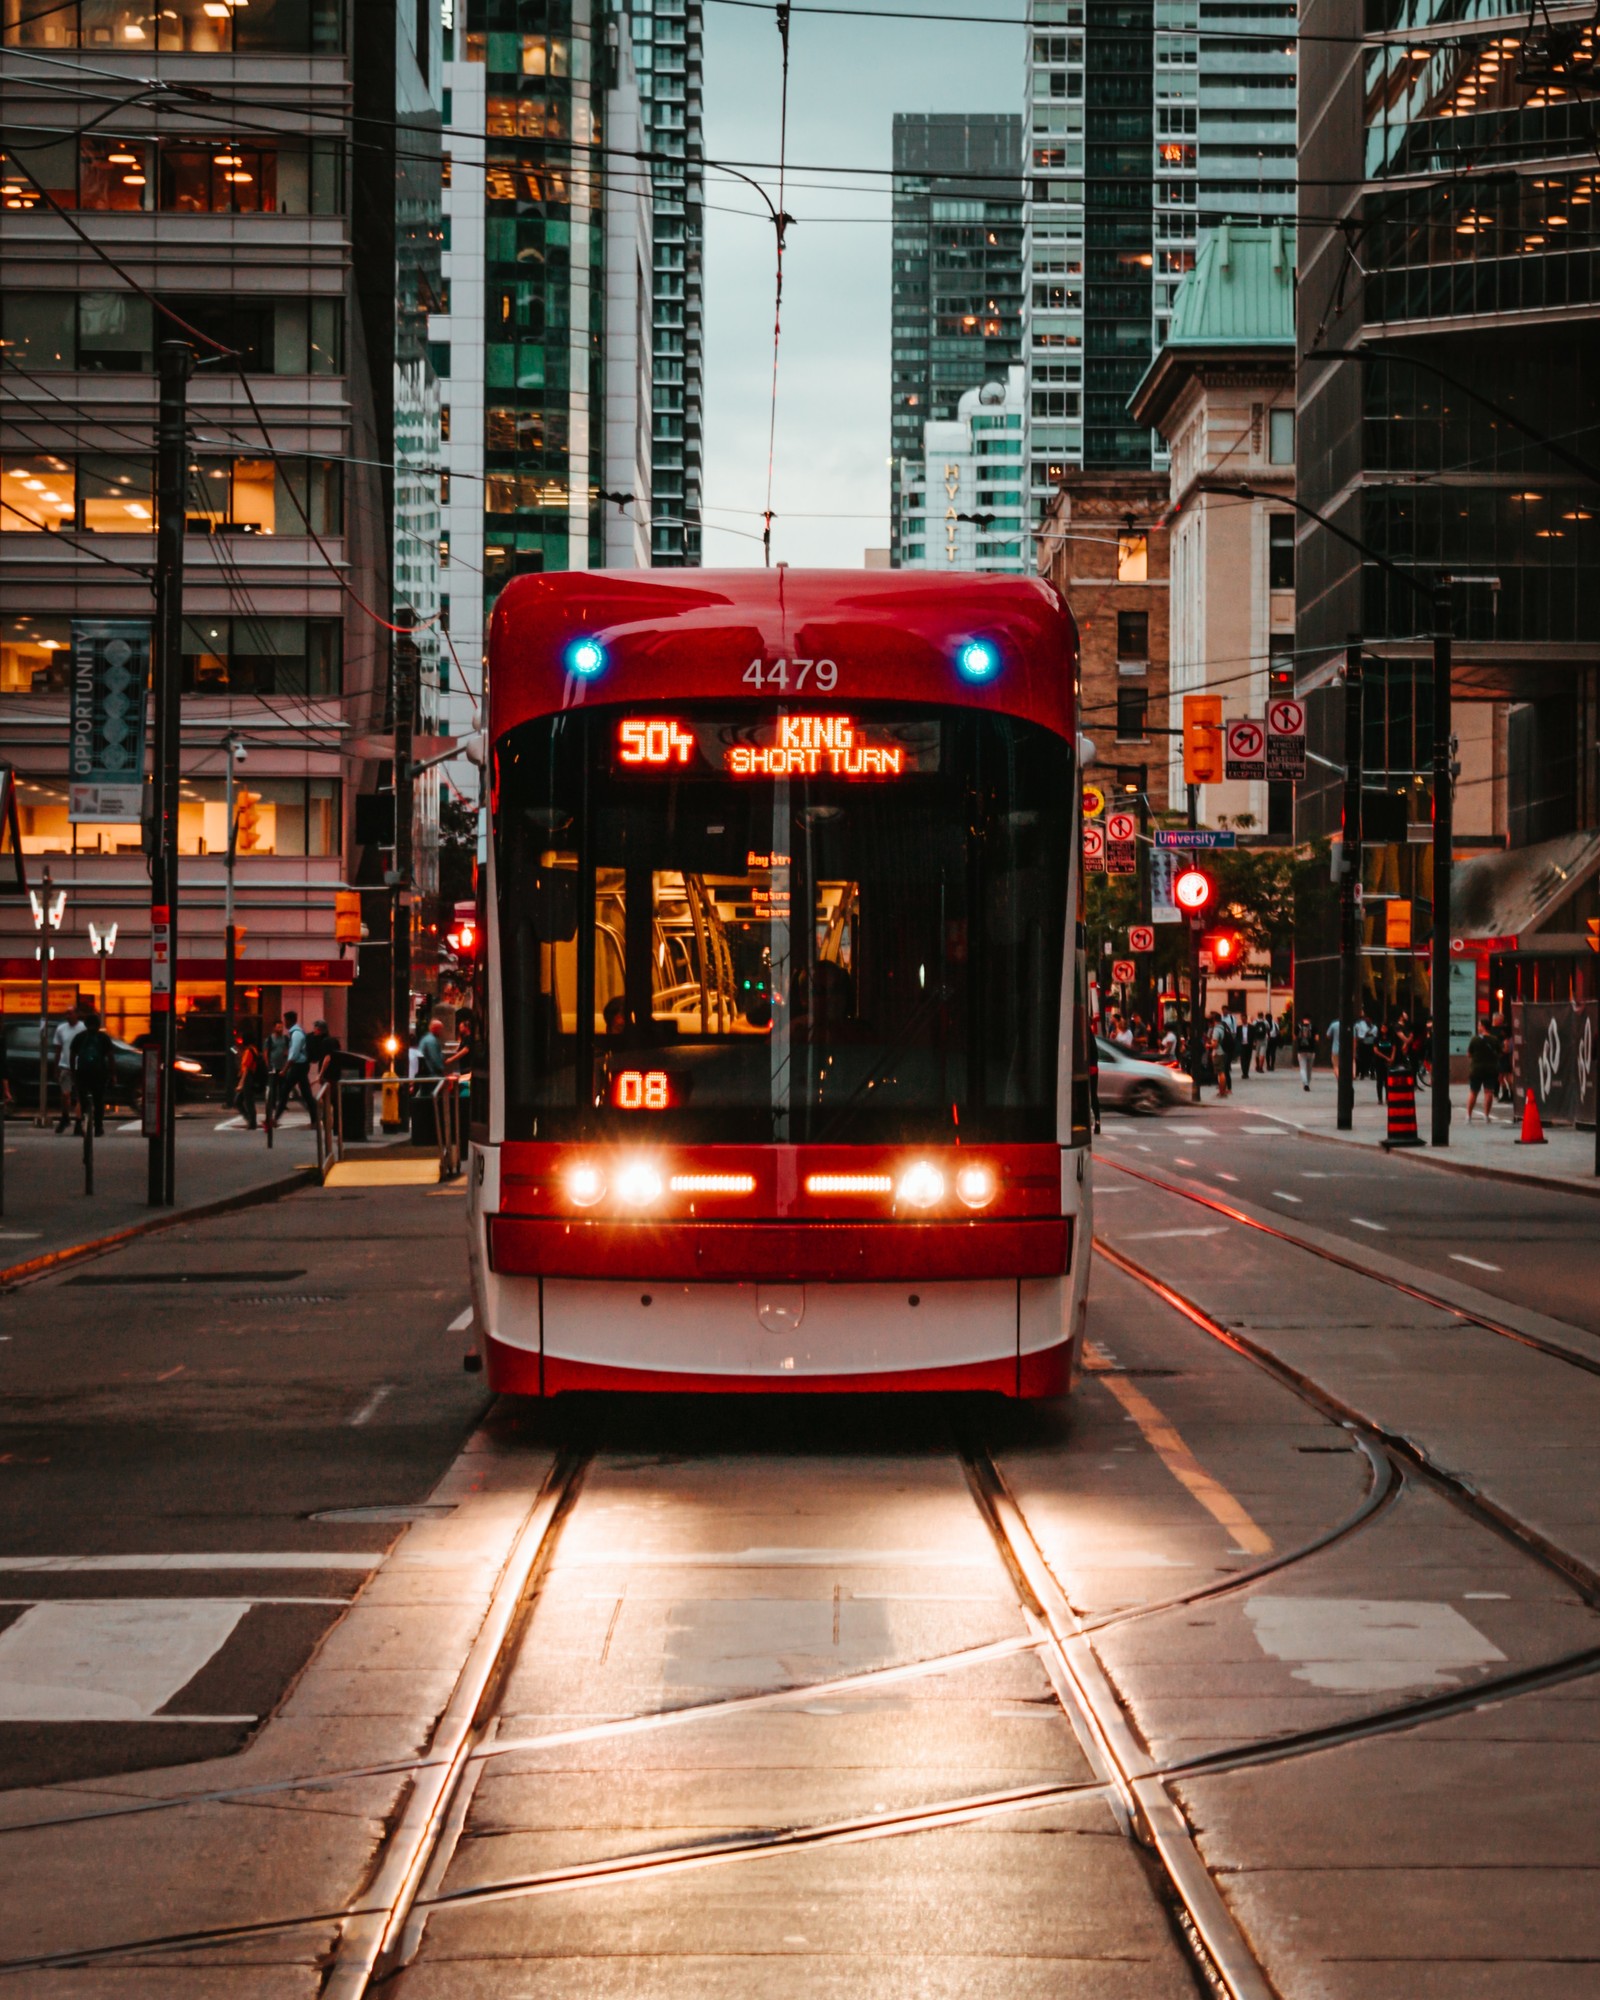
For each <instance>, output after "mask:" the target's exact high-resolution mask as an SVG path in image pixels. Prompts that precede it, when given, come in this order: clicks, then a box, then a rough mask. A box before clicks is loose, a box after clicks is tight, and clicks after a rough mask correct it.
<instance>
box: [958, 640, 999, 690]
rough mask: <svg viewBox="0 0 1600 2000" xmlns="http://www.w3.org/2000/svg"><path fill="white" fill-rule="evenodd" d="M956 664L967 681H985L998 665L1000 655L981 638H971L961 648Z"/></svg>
mask: <svg viewBox="0 0 1600 2000" xmlns="http://www.w3.org/2000/svg"><path fill="white" fill-rule="evenodd" d="M956 664H957V665H958V666H959V667H960V669H961V671H962V673H964V674H965V675H966V677H967V679H968V680H969V681H986V680H988V679H990V677H991V676H992V675H993V673H994V671H995V669H996V668H997V667H998V666H999V664H1000V656H999V654H998V653H996V651H995V649H994V648H993V646H989V645H985V643H984V642H983V640H982V639H972V640H970V641H969V642H968V643H967V644H966V645H965V646H963V647H962V648H961V651H960V654H959V655H958V656H957V661H956Z"/></svg>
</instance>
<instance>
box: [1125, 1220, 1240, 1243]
mask: <svg viewBox="0 0 1600 2000" xmlns="http://www.w3.org/2000/svg"><path fill="white" fill-rule="evenodd" d="M1223 1231H1224V1225H1223V1224H1221V1223H1220V1222H1219V1223H1218V1224H1217V1225H1216V1227H1215V1228H1213V1229H1141V1230H1138V1231H1136V1232H1135V1233H1134V1234H1132V1235H1130V1236H1129V1237H1128V1238H1127V1241H1128V1242H1129V1243H1164V1242H1165V1241H1166V1239H1167V1238H1168V1237H1169V1236H1221V1235H1222V1234H1223Z"/></svg>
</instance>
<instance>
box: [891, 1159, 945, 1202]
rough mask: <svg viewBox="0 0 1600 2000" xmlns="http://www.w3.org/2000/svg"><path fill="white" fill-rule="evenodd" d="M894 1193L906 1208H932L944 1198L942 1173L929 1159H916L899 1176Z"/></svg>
mask: <svg viewBox="0 0 1600 2000" xmlns="http://www.w3.org/2000/svg"><path fill="white" fill-rule="evenodd" d="M895 1194H896V1197H897V1199H899V1200H900V1201H903V1202H904V1203H905V1204H906V1206H907V1207H908V1208H932V1207H933V1206H934V1204H935V1203H936V1202H940V1201H943V1200H944V1175H943V1174H941V1173H940V1171H939V1169H938V1168H937V1167H936V1166H935V1165H934V1164H933V1162H932V1161H931V1160H918V1161H917V1162H916V1163H915V1164H914V1165H913V1166H909V1167H907V1168H906V1170H905V1172H904V1173H903V1174H902V1175H901V1176H900V1185H899V1187H898V1188H896V1190H895Z"/></svg>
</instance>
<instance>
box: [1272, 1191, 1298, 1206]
mask: <svg viewBox="0 0 1600 2000" xmlns="http://www.w3.org/2000/svg"><path fill="white" fill-rule="evenodd" d="M1272 1192H1273V1194H1274V1196H1275V1197H1276V1198H1277V1199H1278V1200H1279V1201H1292V1202H1293V1203H1294V1205H1295V1207H1296V1208H1303V1207H1304V1206H1305V1203H1304V1202H1303V1201H1302V1200H1301V1199H1300V1197H1299V1195H1297V1194H1290V1193H1289V1191H1288V1189H1287V1188H1274V1189H1273V1190H1272Z"/></svg>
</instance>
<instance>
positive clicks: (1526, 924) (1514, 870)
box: [1450, 829, 1600, 948]
mask: <svg viewBox="0 0 1600 2000" xmlns="http://www.w3.org/2000/svg"><path fill="white" fill-rule="evenodd" d="M1597 874H1600V832H1596V831H1594V830H1593V829H1589V830H1587V831H1585V832H1581V833H1568V834H1563V835H1562V836H1561V838H1560V839H1559V840H1541V841H1539V842H1537V843H1536V844H1535V845H1534V846H1532V847H1513V848H1508V849H1500V850H1497V851H1496V852H1494V853H1492V854H1479V855H1474V856H1473V858H1472V859H1471V860H1470V861H1458V862H1457V863H1456V865H1455V868H1454V870H1453V872H1452V877H1451V883H1450V935H1451V936H1452V937H1454V938H1464V939H1471V938H1499V939H1504V938H1518V939H1520V940H1521V941H1522V943H1523V945H1524V947H1525V948H1527V947H1529V946H1531V945H1532V944H1533V943H1534V942H1535V941H1534V940H1533V939H1530V938H1528V937H1527V935H1526V933H1528V932H1529V931H1536V930H1537V929H1538V927H1539V925H1540V924H1541V923H1543V922H1544V920H1545V919H1546V918H1547V917H1549V916H1551V915H1553V914H1554V912H1555V911H1557V910H1558V909H1560V907H1561V905H1562V904H1563V903H1564V902H1566V900H1567V899H1568V897H1569V896H1572V895H1573V894H1575V893H1576V891H1578V890H1579V889H1581V888H1583V886H1584V885H1585V883H1587V882H1589V881H1590V880H1592V879H1593V877H1594V876H1595V875H1597Z"/></svg>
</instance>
